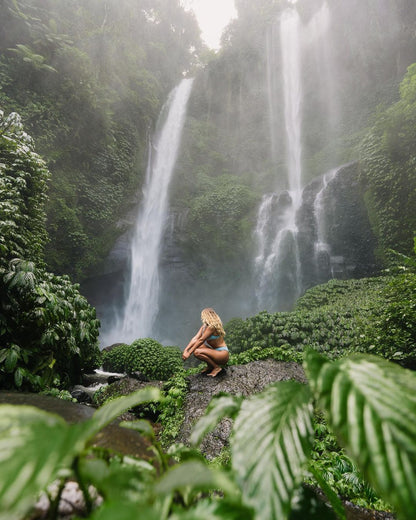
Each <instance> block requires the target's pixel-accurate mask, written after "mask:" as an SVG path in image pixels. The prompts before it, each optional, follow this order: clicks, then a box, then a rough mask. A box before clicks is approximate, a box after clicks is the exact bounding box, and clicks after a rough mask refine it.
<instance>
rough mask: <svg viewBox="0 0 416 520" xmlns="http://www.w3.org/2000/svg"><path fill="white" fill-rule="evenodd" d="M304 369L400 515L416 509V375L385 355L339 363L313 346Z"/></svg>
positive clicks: (337, 428)
mask: <svg viewBox="0 0 416 520" xmlns="http://www.w3.org/2000/svg"><path fill="white" fill-rule="evenodd" d="M305 368H306V370H307V372H308V374H309V377H310V381H311V386H312V388H313V390H314V392H315V395H316V397H317V398H318V400H319V402H320V404H321V405H322V407H323V408H324V410H326V411H327V413H328V420H329V424H330V425H331V427H332V429H333V430H334V432H335V433H336V434H337V436H338V438H339V441H340V443H341V444H342V445H343V446H344V447H345V449H346V451H347V452H348V453H349V455H350V456H351V458H352V459H354V460H355V461H356V463H357V465H358V466H359V468H360V469H361V471H362V472H363V474H364V476H365V477H366V478H367V480H368V481H369V482H370V484H371V485H372V486H373V487H374V489H375V490H376V491H378V492H379V494H380V495H381V496H382V497H383V499H384V500H386V501H387V502H389V503H390V504H391V505H392V506H394V508H395V509H396V510H397V513H398V516H399V518H403V519H409V520H410V519H412V520H413V519H414V518H415V512H416V374H415V373H414V372H411V371H410V370H406V369H404V368H401V367H399V366H398V365H395V364H393V363H391V362H388V361H386V360H384V359H382V358H378V357H375V356H369V355H364V354H360V355H358V354H357V355H354V356H350V357H348V358H344V359H341V360H338V361H337V362H335V363H330V362H327V361H325V359H324V358H322V357H321V356H320V355H319V354H317V353H316V352H313V351H310V352H308V353H307V355H306V358H305Z"/></svg>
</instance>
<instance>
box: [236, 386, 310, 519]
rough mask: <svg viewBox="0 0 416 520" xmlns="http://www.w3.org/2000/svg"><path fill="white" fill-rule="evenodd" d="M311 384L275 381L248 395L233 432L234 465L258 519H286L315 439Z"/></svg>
mask: <svg viewBox="0 0 416 520" xmlns="http://www.w3.org/2000/svg"><path fill="white" fill-rule="evenodd" d="M312 414H313V409H312V404H311V395H310V390H309V388H308V386H306V385H303V384H301V383H297V382H294V381H287V382H279V383H276V384H274V385H271V386H270V387H269V388H268V389H267V390H265V391H264V392H263V393H261V394H259V395H257V396H255V397H252V398H250V399H247V400H246V401H244V403H243V404H242V406H241V410H240V413H239V414H238V416H237V418H236V420H235V426H234V432H233V436H232V438H231V449H232V461H233V467H234V469H235V471H236V474H237V479H238V481H239V483H240V485H241V487H242V489H243V496H244V499H245V500H246V502H247V503H248V504H249V505H251V506H252V507H254V509H255V510H256V518H257V519H258V520H263V519H264V520H273V519H275V520H285V519H287V518H288V515H289V512H290V504H291V498H292V495H293V492H294V490H295V489H296V488H297V486H298V485H299V483H300V481H301V479H302V475H303V466H304V463H305V462H306V460H307V459H308V457H309V453H310V450H311V447H312V443H313V427H312Z"/></svg>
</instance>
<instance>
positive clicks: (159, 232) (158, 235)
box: [105, 79, 193, 344]
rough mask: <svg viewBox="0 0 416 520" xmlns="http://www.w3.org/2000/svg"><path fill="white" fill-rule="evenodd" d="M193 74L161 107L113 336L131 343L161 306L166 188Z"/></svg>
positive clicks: (110, 339) (150, 325) (148, 332)
mask: <svg viewBox="0 0 416 520" xmlns="http://www.w3.org/2000/svg"><path fill="white" fill-rule="evenodd" d="M192 83H193V79H183V80H182V82H181V83H180V84H179V85H178V86H177V87H176V88H175V89H173V90H172V92H171V93H170V95H169V98H168V100H167V102H166V105H165V107H164V109H162V112H161V116H162V115H165V113H166V112H167V116H166V120H165V121H164V123H163V126H162V127H161V131H160V134H159V135H158V136H157V137H156V140H155V143H154V146H153V148H154V153H153V154H151V153H149V160H148V167H147V172H146V180H145V186H144V189H143V203H142V205H141V208H140V211H139V214H138V217H137V221H136V227H135V232H134V237H133V239H132V242H131V261H130V276H129V280H128V292H127V297H126V301H125V306H124V309H123V314H122V316H121V317H120V318H119V319H118V320H117V323H116V325H115V327H114V328H113V330H112V331H111V332H110V334H109V336H110V337H106V338H105V340H106V342H107V344H110V343H112V342H115V341H118V342H126V343H130V342H132V341H133V340H135V339H137V338H140V337H147V336H150V335H151V333H152V329H153V325H154V322H155V319H156V316H157V313H158V309H159V256H160V250H161V242H162V238H163V231H164V226H165V221H166V217H167V211H168V191H169V184H170V181H171V177H172V173H173V170H174V167H175V163H176V159H177V155H178V150H179V146H180V140H181V135H182V129H183V124H184V120H185V115H186V107H187V103H188V99H189V96H190V93H191V89H192Z"/></svg>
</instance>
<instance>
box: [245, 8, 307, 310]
mask: <svg viewBox="0 0 416 520" xmlns="http://www.w3.org/2000/svg"><path fill="white" fill-rule="evenodd" d="M300 29H301V26H300V17H299V14H298V13H297V11H296V10H295V9H292V8H289V9H287V10H285V11H284V12H283V14H282V16H281V18H280V24H279V34H280V42H279V43H280V49H281V69H282V83H283V99H284V123H285V135H286V169H287V182H286V187H287V190H286V191H284V192H280V193H275V194H272V195H266V196H264V197H263V201H262V204H261V205H260V208H259V212H258V217H257V227H256V230H255V236H256V238H257V243H258V253H257V256H256V259H255V272H256V279H257V288H256V299H257V307H258V308H259V309H260V308H269V309H270V308H271V309H285V308H289V307H290V306H291V305H292V304H293V302H294V300H295V299H296V298H297V297H298V296H299V294H300V290H301V279H300V278H301V270H300V267H301V266H300V257H299V245H298V241H297V234H298V229H297V225H296V214H297V211H298V209H299V207H300V205H301V202H302V166H301V161H302V149H301V128H302V120H301V101H302V82H301V41H300V37H301V32H300ZM274 31H275V29H274ZM276 39H277V38H276V37H275V36H274V35H272V38H271V40H270V42H269V44H268V53H269V58H268V60H267V62H268V67H269V68H270V67H274V66H275V59H276V57H275V54H274V53H275V46H276V45H277V42H276ZM275 84H276V79H275V72H274V70H269V71H268V86H269V89H268V91H269V109H270V126H271V141H272V155H275V154H276V149H277V144H276V143H275V142H273V141H275V140H276V139H277V132H276V129H275V125H276V123H277V119H278V118H277V117H276V113H275V108H274V107H275V106H276V102H275V100H274V96H275V95H276V92H275Z"/></svg>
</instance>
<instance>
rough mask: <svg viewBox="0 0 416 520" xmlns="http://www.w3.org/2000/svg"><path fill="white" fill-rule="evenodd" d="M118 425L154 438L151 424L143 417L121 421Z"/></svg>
mask: <svg viewBox="0 0 416 520" xmlns="http://www.w3.org/2000/svg"><path fill="white" fill-rule="evenodd" d="M120 426H121V427H123V428H126V429H128V430H134V431H136V432H139V433H141V434H142V435H143V436H145V437H148V438H149V439H154V438H155V432H154V431H153V428H152V425H151V424H150V423H149V421H146V420H145V419H141V420H139V421H122V422H121V423H120Z"/></svg>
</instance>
